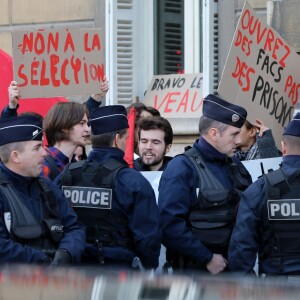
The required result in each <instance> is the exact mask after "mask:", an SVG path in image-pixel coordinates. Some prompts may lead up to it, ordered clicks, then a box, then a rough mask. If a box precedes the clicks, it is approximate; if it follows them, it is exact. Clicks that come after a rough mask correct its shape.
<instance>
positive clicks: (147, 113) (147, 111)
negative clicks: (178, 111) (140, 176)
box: [126, 102, 160, 157]
mask: <svg viewBox="0 0 300 300" xmlns="http://www.w3.org/2000/svg"><path fill="white" fill-rule="evenodd" d="M132 107H134V108H135V111H136V114H135V125H134V128H135V136H134V153H135V157H138V155H139V151H138V141H139V137H138V131H139V128H138V122H139V120H140V119H141V118H146V117H153V116H160V113H159V111H158V110H157V109H155V108H154V107H151V106H146V105H145V104H144V103H141V102H135V103H132V104H131V105H130V106H128V107H127V108H126V111H127V114H129V112H130V109H131V108H132Z"/></svg>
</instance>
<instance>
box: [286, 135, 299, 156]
mask: <svg viewBox="0 0 300 300" xmlns="http://www.w3.org/2000/svg"><path fill="white" fill-rule="evenodd" d="M282 141H283V142H284V143H285V144H286V145H287V146H288V147H290V148H293V149H294V150H296V151H297V150H298V151H299V154H300V137H299V136H293V135H283V136H282Z"/></svg>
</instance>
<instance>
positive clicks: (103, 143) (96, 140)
mask: <svg viewBox="0 0 300 300" xmlns="http://www.w3.org/2000/svg"><path fill="white" fill-rule="evenodd" d="M126 132H127V128H125V129H120V130H116V131H112V132H108V133H103V134H97V135H94V134H91V143H92V145H93V146H94V147H111V146H112V145H113V141H114V139H115V137H116V135H117V134H119V135H120V136H121V137H122V136H123V135H124V134H126Z"/></svg>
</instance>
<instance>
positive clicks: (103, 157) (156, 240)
mask: <svg viewBox="0 0 300 300" xmlns="http://www.w3.org/2000/svg"><path fill="white" fill-rule="evenodd" d="M123 156H124V152H123V151H121V150H119V149H117V148H112V147H103V148H93V149H92V151H91V152H90V154H89V156H88V160H94V161H96V162H99V163H101V162H103V161H107V160H110V159H115V160H118V161H120V162H124V163H125V164H126V162H125V161H124V160H123ZM56 182H57V183H58V184H59V185H61V175H59V176H58V178H57V180H56ZM112 210H113V211H114V213H115V214H116V215H120V216H121V217H123V218H126V219H127V224H128V227H129V230H130V232H131V234H132V237H133V240H134V250H132V249H127V248H124V247H117V246H115V247H105V246H104V247H103V256H104V261H112V262H125V263H126V262H127V263H131V261H132V259H133V258H134V257H135V256H138V257H139V258H140V259H141V261H142V264H143V265H144V267H146V268H156V267H157V266H158V257H159V253H160V245H161V234H160V229H159V223H158V208H157V204H156V199H155V194H154V191H153V189H152V187H151V185H150V183H149V182H148V181H147V180H146V179H145V178H144V177H143V175H141V174H140V173H139V172H137V171H136V170H133V169H130V168H129V167H126V168H123V169H121V170H120V171H119V172H118V174H117V175H116V179H115V188H114V193H113V200H112ZM95 222H97V220H95ZM118 226H124V224H119V225H118ZM85 252H86V253H93V254H94V255H93V256H94V257H97V253H98V248H97V247H96V245H94V244H87V248H86V251H85ZM95 263H96V261H95Z"/></svg>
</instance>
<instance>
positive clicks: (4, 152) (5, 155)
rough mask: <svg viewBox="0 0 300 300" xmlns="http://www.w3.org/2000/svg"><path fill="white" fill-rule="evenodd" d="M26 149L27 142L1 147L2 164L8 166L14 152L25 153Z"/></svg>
mask: <svg viewBox="0 0 300 300" xmlns="http://www.w3.org/2000/svg"><path fill="white" fill-rule="evenodd" d="M24 147H25V142H15V143H9V144H5V145H2V146H0V159H1V162H2V163H4V164H6V163H7V162H8V161H9V157H10V154H11V152H12V151H15V150H16V151H19V152H23V150H24Z"/></svg>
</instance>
